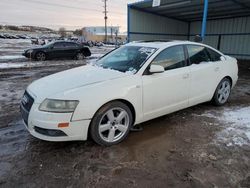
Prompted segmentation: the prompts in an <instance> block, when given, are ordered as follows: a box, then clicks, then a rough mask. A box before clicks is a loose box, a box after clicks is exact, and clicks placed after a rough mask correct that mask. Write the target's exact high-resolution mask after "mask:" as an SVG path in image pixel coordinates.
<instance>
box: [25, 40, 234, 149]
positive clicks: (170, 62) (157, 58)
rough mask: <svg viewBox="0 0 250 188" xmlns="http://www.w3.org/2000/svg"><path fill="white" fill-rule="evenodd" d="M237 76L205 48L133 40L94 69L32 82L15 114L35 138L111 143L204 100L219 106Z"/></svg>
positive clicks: (89, 67)
mask: <svg viewBox="0 0 250 188" xmlns="http://www.w3.org/2000/svg"><path fill="white" fill-rule="evenodd" d="M237 79H238V67H237V60H236V59H235V58H233V57H229V56H226V55H224V54H222V53H221V52H219V51H217V50H215V49H213V48H211V47H210V46H207V45H205V44H200V43H194V42H189V41H167V42H161V41H144V42H132V43H129V44H126V45H124V46H122V47H120V48H118V49H116V50H114V51H112V52H110V53H108V54H106V55H105V56H103V57H102V58H101V59H99V60H98V61H97V62H96V63H94V64H91V65H86V66H82V67H78V68H74V69H70V70H67V71H63V72H60V73H56V74H53V75H50V76H47V77H44V78H42V79H39V80H37V81H35V82H33V83H32V84H30V85H29V86H28V88H27V90H26V91H25V93H24V95H23V98H22V101H21V112H22V117H23V120H24V123H25V125H26V127H27V129H28V131H29V132H30V133H31V134H32V135H33V136H35V137H37V138H40V139H43V140H48V141H69V140H86V139H87V137H88V136H90V137H91V138H92V139H93V140H94V141H95V142H96V143H98V144H100V145H105V146H110V145H113V144H117V143H119V142H121V141H122V140H123V139H125V138H126V137H127V135H128V133H129V131H130V130H131V128H133V126H134V125H136V124H139V123H142V122H145V121H148V120H150V119H153V118H157V117H159V116H163V115H165V114H169V113H172V112H175V111H178V110H181V109H184V108H187V107H190V106H193V105H196V104H199V103H203V102H206V101H212V102H213V103H214V104H215V105H218V106H220V105H223V104H225V103H226V102H227V100H228V98H229V95H230V91H231V89H232V88H233V87H234V85H235V84H236V81H237Z"/></svg>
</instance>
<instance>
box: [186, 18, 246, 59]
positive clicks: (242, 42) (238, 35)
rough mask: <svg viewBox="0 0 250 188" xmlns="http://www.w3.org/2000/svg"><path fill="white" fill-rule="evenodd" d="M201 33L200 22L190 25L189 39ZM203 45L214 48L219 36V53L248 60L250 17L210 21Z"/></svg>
mask: <svg viewBox="0 0 250 188" xmlns="http://www.w3.org/2000/svg"><path fill="white" fill-rule="evenodd" d="M200 31H201V22H200V21H198V22H192V23H191V25H190V34H191V37H190V39H191V40H192V39H193V36H194V35H195V34H199V33H200ZM206 34H207V36H206V38H205V43H206V44H209V45H211V46H213V47H215V48H217V46H218V39H219V35H221V44H220V51H222V52H223V53H225V54H231V55H232V56H235V57H236V58H239V59H250V17H241V18H232V19H220V20H210V21H208V22H207V32H206Z"/></svg>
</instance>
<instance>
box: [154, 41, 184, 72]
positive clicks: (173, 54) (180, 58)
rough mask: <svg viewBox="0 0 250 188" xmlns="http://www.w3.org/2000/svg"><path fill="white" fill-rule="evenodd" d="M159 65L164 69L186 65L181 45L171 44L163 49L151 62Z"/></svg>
mask: <svg viewBox="0 0 250 188" xmlns="http://www.w3.org/2000/svg"><path fill="white" fill-rule="evenodd" d="M152 64H155V65H161V66H163V67H164V69H165V70H171V69H177V68H181V67H185V66H186V60H185V55H184V50H183V46H182V45H179V46H173V47H169V48H167V49H165V50H163V51H162V52H161V53H160V54H159V55H158V56H157V57H156V58H155V59H154V60H153V62H152Z"/></svg>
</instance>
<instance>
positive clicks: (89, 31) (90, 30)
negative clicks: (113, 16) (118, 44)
mask: <svg viewBox="0 0 250 188" xmlns="http://www.w3.org/2000/svg"><path fill="white" fill-rule="evenodd" d="M116 35H117V36H116ZM83 36H84V38H85V40H86V41H90V40H91V41H98V42H103V41H104V40H105V27H104V26H93V27H84V28H83ZM107 39H108V42H115V41H116V39H117V40H118V41H124V40H125V39H126V36H124V35H120V33H119V27H118V26H109V27H107Z"/></svg>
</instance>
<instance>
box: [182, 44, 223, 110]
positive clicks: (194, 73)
mask: <svg viewBox="0 0 250 188" xmlns="http://www.w3.org/2000/svg"><path fill="white" fill-rule="evenodd" d="M186 48H187V52H188V55H189V61H190V64H191V66H190V75H191V85H190V93H189V103H190V106H192V105H195V104H198V103H202V102H206V101H209V100H211V98H212V97H213V94H214V91H215V88H216V87H217V85H218V83H219V78H220V65H219V64H220V57H215V56H214V57H212V53H210V52H209V51H211V49H208V48H207V47H205V46H201V45H186ZM215 53H217V52H215ZM217 54H218V53H217ZM219 56H220V55H219Z"/></svg>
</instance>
